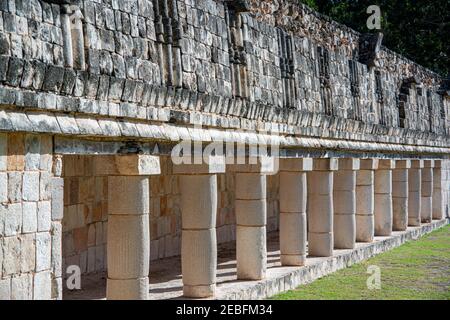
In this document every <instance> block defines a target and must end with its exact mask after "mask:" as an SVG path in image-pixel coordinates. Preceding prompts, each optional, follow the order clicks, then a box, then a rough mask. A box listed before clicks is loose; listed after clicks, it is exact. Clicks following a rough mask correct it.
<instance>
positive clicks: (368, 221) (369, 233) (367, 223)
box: [356, 214, 375, 242]
mask: <svg viewBox="0 0 450 320" xmlns="http://www.w3.org/2000/svg"><path fill="white" fill-rule="evenodd" d="M374 224H375V222H374V216H373V215H358V214H357V215H356V241H357V242H373V239H374Z"/></svg>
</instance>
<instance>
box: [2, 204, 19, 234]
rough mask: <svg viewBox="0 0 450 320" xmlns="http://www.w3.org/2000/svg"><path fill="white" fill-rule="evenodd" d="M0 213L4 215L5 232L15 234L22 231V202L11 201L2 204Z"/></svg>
mask: <svg viewBox="0 0 450 320" xmlns="http://www.w3.org/2000/svg"><path fill="white" fill-rule="evenodd" d="M0 215H1V216H3V223H4V231H3V234H4V235H5V236H6V237H8V236H14V235H16V234H18V233H20V231H21V228H22V204H21V203H11V204H8V205H2V204H0Z"/></svg>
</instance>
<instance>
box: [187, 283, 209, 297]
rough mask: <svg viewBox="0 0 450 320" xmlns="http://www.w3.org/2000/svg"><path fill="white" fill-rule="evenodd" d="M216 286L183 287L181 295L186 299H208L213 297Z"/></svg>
mask: <svg viewBox="0 0 450 320" xmlns="http://www.w3.org/2000/svg"><path fill="white" fill-rule="evenodd" d="M215 292H216V285H215V284H210V285H199V286H189V285H184V286H183V295H184V296H185V297H188V298H210V297H214V295H215Z"/></svg>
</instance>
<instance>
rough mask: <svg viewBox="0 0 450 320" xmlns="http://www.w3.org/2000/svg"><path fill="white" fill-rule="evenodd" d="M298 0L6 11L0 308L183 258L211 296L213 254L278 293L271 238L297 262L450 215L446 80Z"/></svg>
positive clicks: (133, 2)
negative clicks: (232, 260) (270, 279)
mask: <svg viewBox="0 0 450 320" xmlns="http://www.w3.org/2000/svg"><path fill="white" fill-rule="evenodd" d="M285 2H286V8H287V9H288V10H286V11H283V10H280V9H278V8H275V7H274V8H271V7H270V10H269V11H270V12H267V10H266V11H265V12H262V10H261V8H260V7H259V6H258V4H257V2H255V1H243V0H237V1H228V0H121V1H119V0H102V1H100V0H2V1H0V299H2V300H3V299H6V300H9V299H63V298H64V297H63V288H64V289H65V290H66V288H65V287H64V286H65V282H66V279H67V278H68V277H69V276H70V274H68V273H67V268H68V267H70V266H76V267H78V268H79V271H80V273H81V274H82V275H83V277H84V276H86V275H87V274H89V275H90V276H92V275H95V274H97V273H98V274H99V276H100V274H101V272H105V271H106V278H107V289H106V291H105V296H106V297H107V298H108V299H147V298H148V297H149V292H148V291H149V281H150V282H151V281H152V271H151V270H152V268H151V265H152V263H153V262H154V261H155V260H159V259H163V258H168V257H178V256H180V261H181V266H182V284H183V294H184V296H185V297H189V298H205V297H213V296H215V295H216V294H217V290H220V288H219V286H218V283H217V277H216V273H217V266H218V262H217V256H218V248H219V247H220V246H218V244H222V243H226V242H229V243H233V242H235V246H236V275H235V276H236V279H239V281H242V282H247V281H250V282H252V281H264V279H265V278H266V277H267V269H268V268H269V267H270V266H271V264H270V261H269V260H270V257H269V256H268V254H267V250H268V249H267V233H268V232H270V231H279V234H280V236H279V237H280V239H279V246H280V252H281V253H280V256H281V257H280V258H281V264H282V265H283V266H293V267H298V268H300V267H302V266H304V265H305V264H307V262H308V261H309V259H316V258H313V257H328V258H329V259H333V257H335V256H336V254H338V252H339V250H345V249H347V250H349V249H354V248H358V245H359V244H358V242H367V243H370V242H373V241H374V237H375V236H389V235H391V233H392V232H408V228H410V227H419V226H421V225H422V226H423V225H428V224H430V223H436V221H435V220H437V221H439V223H440V222H441V221H444V219H445V218H446V217H449V210H450V208H449V199H450V159H449V158H450V157H449V154H450V116H449V115H450V90H449V80H448V79H443V78H442V77H441V76H439V75H437V74H436V73H434V72H432V71H430V70H427V69H425V68H423V67H422V66H420V65H418V64H416V63H414V62H412V61H410V60H408V59H406V58H405V57H403V56H401V55H399V54H397V53H395V52H392V51H390V50H389V49H387V48H385V47H384V46H383V45H382V34H359V33H357V32H356V31H354V30H351V29H349V28H348V27H346V26H343V25H340V24H338V23H336V22H334V21H332V20H330V19H329V18H328V17H324V16H322V15H320V14H318V13H317V12H314V11H313V10H311V9H309V8H308V7H307V6H304V5H302V4H299V3H296V2H294V1H285ZM266 9H267V8H266ZM185 142H188V144H189V148H188V149H183V153H182V158H183V159H189V160H190V161H188V163H184V162H182V163H177V162H176V161H175V160H176V157H175V156H174V154H175V151H176V150H178V149H177V148H179V147H180V146H182V145H183V143H185ZM217 146H225V147H227V148H226V152H221V151H220V148H217ZM230 146H231V148H230V149H229V148H228V147H230ZM187 150H189V152H187ZM230 150H231V151H230ZM261 150H263V151H264V152H262V153H259V152H260V151H261ZM185 151H186V152H185ZM229 151H230V152H229ZM180 154H181V153H180ZM192 155H196V156H197V157H190V156H192ZM198 155H201V157H200V161H198ZM192 160H193V161H192ZM236 160H237V161H236ZM112 230H113V231H112ZM396 234H397V233H396ZM328 258H324V259H328ZM300 282H301V281H300Z"/></svg>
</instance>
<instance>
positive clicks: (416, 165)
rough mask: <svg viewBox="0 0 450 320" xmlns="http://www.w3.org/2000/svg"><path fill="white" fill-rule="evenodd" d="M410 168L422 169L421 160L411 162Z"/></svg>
mask: <svg viewBox="0 0 450 320" xmlns="http://www.w3.org/2000/svg"><path fill="white" fill-rule="evenodd" d="M411 168H413V169H422V168H423V160H411Z"/></svg>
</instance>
